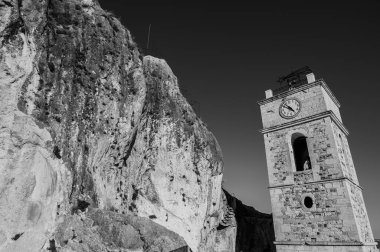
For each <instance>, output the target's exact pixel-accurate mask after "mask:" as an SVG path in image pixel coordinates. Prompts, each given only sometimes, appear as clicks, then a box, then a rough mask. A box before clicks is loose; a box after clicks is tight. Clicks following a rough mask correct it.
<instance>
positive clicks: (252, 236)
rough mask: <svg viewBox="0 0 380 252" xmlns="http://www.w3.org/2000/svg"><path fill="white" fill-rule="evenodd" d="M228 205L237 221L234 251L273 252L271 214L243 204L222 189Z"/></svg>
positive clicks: (274, 249)
mask: <svg viewBox="0 0 380 252" xmlns="http://www.w3.org/2000/svg"><path fill="white" fill-rule="evenodd" d="M224 193H225V195H226V198H227V202H228V205H229V206H230V207H232V208H233V209H234V212H235V218H236V223H237V234H236V251H244V252H275V251H276V248H275V246H274V244H273V241H274V240H275V238H274V227H273V218H272V215H271V214H266V213H261V212H259V211H257V210H256V209H255V208H253V207H250V206H246V205H244V204H243V203H242V202H241V201H240V200H238V199H236V198H235V197H233V196H232V195H230V194H229V193H228V192H227V191H224Z"/></svg>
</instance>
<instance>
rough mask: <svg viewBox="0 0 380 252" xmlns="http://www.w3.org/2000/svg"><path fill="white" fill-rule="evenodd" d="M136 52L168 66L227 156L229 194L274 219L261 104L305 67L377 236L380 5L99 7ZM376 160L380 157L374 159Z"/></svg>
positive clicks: (119, 3) (116, 2)
mask: <svg viewBox="0 0 380 252" xmlns="http://www.w3.org/2000/svg"><path fill="white" fill-rule="evenodd" d="M100 3H101V5H102V7H103V8H104V9H107V10H110V11H111V12H113V13H114V14H115V15H116V16H118V17H119V18H120V19H121V20H122V22H123V24H124V25H125V26H126V27H127V28H128V29H129V30H130V31H131V33H132V34H133V36H134V37H135V41H137V43H138V44H139V46H140V47H141V48H145V47H146V43H147V31H148V26H149V24H151V25H152V28H151V40H150V45H151V47H152V50H151V52H150V53H151V54H152V55H153V56H156V57H161V58H164V59H166V61H167V62H168V63H169V65H170V66H171V68H172V70H173V71H174V73H175V74H176V76H177V77H178V79H179V84H180V86H181V89H184V90H187V93H188V94H189V95H190V97H191V98H192V99H195V100H196V101H197V102H199V103H200V116H201V118H202V119H203V121H205V122H206V123H207V124H208V127H209V129H210V130H211V131H212V132H213V133H214V134H215V136H216V138H217V139H218V141H219V143H220V145H221V147H222V150H223V155H224V161H225V169H224V183H225V187H226V188H227V189H228V190H229V191H230V192H231V193H233V194H234V195H235V196H236V197H238V198H239V199H241V200H242V201H243V202H244V203H245V204H248V205H252V206H254V207H255V208H256V209H258V210H260V211H263V212H270V211H271V207H270V199H269V193H268V189H267V186H268V178H267V169H266V161H265V153H264V141H263V137H262V135H261V134H260V133H259V131H258V130H259V129H260V128H261V127H262V124H261V116H260V113H259V112H260V111H259V107H258V105H257V103H256V102H257V101H258V100H261V99H263V98H264V91H265V90H267V89H269V88H275V87H277V86H278V84H277V83H276V80H277V79H278V77H280V76H282V75H285V74H288V73H289V72H291V71H292V70H295V69H297V68H299V67H302V66H305V65H308V66H310V67H311V69H312V70H313V71H314V73H315V74H316V77H317V78H318V79H319V78H323V79H324V80H325V81H326V82H327V84H328V85H329V87H330V88H331V89H332V91H333V92H334V93H335V95H336V96H337V98H338V99H339V101H340V102H341V104H342V107H341V112H342V116H343V122H344V124H345V125H346V127H347V128H348V130H349V131H350V136H349V143H350V147H351V152H352V155H353V158H354V163H355V166H356V170H357V173H358V176H359V181H360V184H361V186H362V187H363V188H364V191H363V192H364V198H365V201H366V205H367V210H368V213H369V218H370V221H371V225H372V229H373V231H374V234H375V237H377V238H380V210H379V209H380V201H379V195H378V193H380V167H379V165H378V163H379V160H378V158H380V147H379V146H380V145H379V143H380V132H379V130H380V118H379V109H380V106H379V104H380V99H379V93H378V92H379V90H380V88H379V85H380V81H379V79H380V63H379V61H380V14H379V13H380V1H360V4H359V1H356V4H350V3H348V2H347V1H308V2H306V1H277V2H275V1H241V2H239V1H236V0H235V1H228V3H225V4H224V3H218V4H217V5H215V4H214V3H209V2H207V1H203V2H199V3H197V2H196V1H191V2H190V1H188V2H185V1H178V0H177V1H157V0H156V1H143V0H139V1H125V0H124V1H123V0H100ZM377 155H379V156H377Z"/></svg>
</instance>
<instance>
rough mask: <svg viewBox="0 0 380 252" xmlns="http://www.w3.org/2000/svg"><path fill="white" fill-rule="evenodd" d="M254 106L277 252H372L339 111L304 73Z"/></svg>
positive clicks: (324, 88) (322, 86) (324, 87)
mask: <svg viewBox="0 0 380 252" xmlns="http://www.w3.org/2000/svg"><path fill="white" fill-rule="evenodd" d="M280 82H283V83H285V85H283V86H282V87H281V88H279V89H277V90H273V91H272V90H267V91H266V92H265V94H266V99H264V100H262V101H259V102H258V104H259V105H260V110H261V116H262V121H263V129H262V130H261V132H262V133H263V135H264V141H265V152H266V159H267V166H268V176H269V190H270V196H271V203H272V211H273V222H274V229H275V236H276V241H275V245H276V248H277V252H284V251H286V252H295V251H302V252H306V251H326V252H327V251H334V252H338V251H339V252H346V251H366V252H369V251H371V252H374V251H378V250H377V249H376V243H375V242H374V238H373V234H372V230H371V226H370V223H369V220H368V216H367V211H366V207H365V204H364V200H363V196H362V188H361V187H360V185H359V182H358V179H357V176H356V172H355V167H354V164H353V161H352V157H351V153H350V148H349V145H348V141H347V136H348V131H347V129H346V128H345V126H344V125H343V123H342V118H341V115H340V112H339V107H340V104H339V102H338V100H337V99H336V97H335V96H334V94H333V93H332V92H331V90H330V89H329V87H328V86H327V85H326V83H325V82H324V81H323V80H315V77H314V74H313V73H312V72H311V70H310V69H309V68H307V67H305V68H302V69H300V70H297V71H295V72H293V73H291V74H290V75H288V76H285V77H283V78H280Z"/></svg>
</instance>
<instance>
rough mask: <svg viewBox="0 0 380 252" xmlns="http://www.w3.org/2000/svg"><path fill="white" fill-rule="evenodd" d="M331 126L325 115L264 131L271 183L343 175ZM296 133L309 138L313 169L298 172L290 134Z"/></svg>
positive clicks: (304, 180) (281, 183) (299, 181)
mask: <svg viewBox="0 0 380 252" xmlns="http://www.w3.org/2000/svg"><path fill="white" fill-rule="evenodd" d="M331 125H332V122H331V119H330V118H324V119H319V120H316V121H312V122H309V123H305V124H302V125H298V126H294V127H292V128H285V129H282V130H278V131H275V132H270V133H267V134H265V135H264V138H265V148H266V155H267V162H268V175H269V184H270V186H278V185H287V184H293V183H294V182H296V183H305V182H311V181H316V180H319V179H321V180H325V179H335V178H341V177H343V172H342V170H341V168H340V162H339V159H338V158H337V151H336V149H335V140H334V136H333V133H332V128H331ZM297 132H299V133H302V134H304V135H305V136H306V137H307V144H308V149H309V155H310V161H311V166H312V172H311V171H304V172H295V164H294V157H293V151H292V148H291V136H292V134H293V133H297Z"/></svg>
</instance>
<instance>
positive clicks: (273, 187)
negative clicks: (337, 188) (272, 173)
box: [268, 177, 363, 190]
mask: <svg viewBox="0 0 380 252" xmlns="http://www.w3.org/2000/svg"><path fill="white" fill-rule="evenodd" d="M341 180H347V181H349V182H351V184H353V185H354V186H356V187H357V188H358V189H360V190H363V187H361V186H360V185H358V184H356V183H355V182H354V181H352V179H350V178H347V177H341V178H335V179H323V180H318V181H311V182H305V183H302V184H296V183H293V184H285V185H276V186H268V189H275V188H283V187H291V186H302V185H310V184H316V183H328V182H332V181H341Z"/></svg>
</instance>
